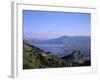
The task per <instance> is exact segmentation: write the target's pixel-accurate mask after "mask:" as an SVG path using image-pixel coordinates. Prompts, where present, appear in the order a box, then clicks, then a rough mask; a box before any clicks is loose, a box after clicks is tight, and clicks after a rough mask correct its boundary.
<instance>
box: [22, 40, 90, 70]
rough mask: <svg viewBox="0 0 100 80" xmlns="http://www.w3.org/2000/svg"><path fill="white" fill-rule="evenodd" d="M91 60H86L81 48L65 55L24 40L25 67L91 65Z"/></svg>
mask: <svg viewBox="0 0 100 80" xmlns="http://www.w3.org/2000/svg"><path fill="white" fill-rule="evenodd" d="M90 65H91V61H90V60H85V59H84V56H83V55H82V54H81V52H80V50H78V51H73V53H72V54H70V55H68V56H64V57H58V56H57V55H52V54H51V53H50V52H44V51H43V50H41V49H40V48H38V47H36V46H34V45H31V44H29V43H28V42H27V41H25V40H24V41H23V69H38V68H54V67H56V68H57V67H76V66H77V67H78V66H90Z"/></svg>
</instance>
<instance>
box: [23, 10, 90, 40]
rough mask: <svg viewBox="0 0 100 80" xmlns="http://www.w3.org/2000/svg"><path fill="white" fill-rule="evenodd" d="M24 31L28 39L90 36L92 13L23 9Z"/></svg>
mask: <svg viewBox="0 0 100 80" xmlns="http://www.w3.org/2000/svg"><path fill="white" fill-rule="evenodd" d="M23 33H24V38H26V39H52V38H58V37H61V36H90V35H91V14H90V13H75V12H51V11H34V10H23Z"/></svg>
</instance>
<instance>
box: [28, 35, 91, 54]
mask: <svg viewBox="0 0 100 80" xmlns="http://www.w3.org/2000/svg"><path fill="white" fill-rule="evenodd" d="M28 42H29V43H30V44H33V45H36V46H37V47H39V48H41V49H43V50H44V51H47V52H52V53H53V54H58V55H60V56H65V55H69V54H70V53H72V52H73V50H81V52H82V54H84V55H86V56H88V55H90V53H91V49H90V48H91V37H89V36H75V37H70V36H62V37H59V38H56V39H48V40H40V39H39V40H38V39H31V40H28Z"/></svg>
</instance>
